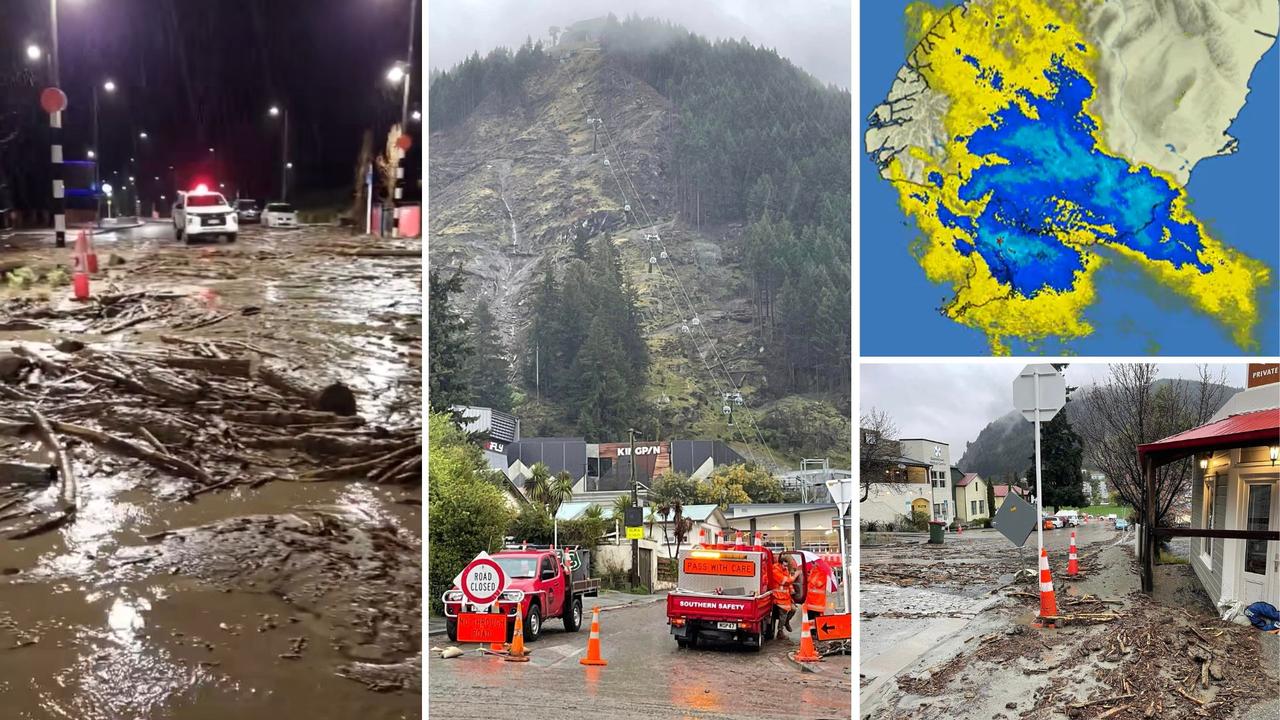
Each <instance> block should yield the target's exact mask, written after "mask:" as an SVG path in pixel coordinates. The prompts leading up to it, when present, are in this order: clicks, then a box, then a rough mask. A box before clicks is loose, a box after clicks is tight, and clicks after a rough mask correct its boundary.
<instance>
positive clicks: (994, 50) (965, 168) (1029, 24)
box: [862, 0, 1280, 355]
mask: <svg viewBox="0 0 1280 720" xmlns="http://www.w3.org/2000/svg"><path fill="white" fill-rule="evenodd" d="M897 10H898V11H899V12H902V23H903V25H904V27H905V32H906V42H905V43H903V47H904V48H905V50H906V53H907V54H906V56H905V59H904V58H901V56H899V59H898V61H899V62H901V66H900V67H899V68H898V71H897V75H896V76H895V77H893V78H892V82H891V86H889V91H888V95H887V96H885V97H883V98H882V99H880V100H878V102H877V103H875V104H868V105H866V107H868V108H871V110H870V114H869V116H868V117H867V120H866V130H865V137H864V141H865V147H866V152H867V157H868V160H869V161H870V163H872V164H873V166H874V169H875V171H876V172H878V174H879V177H880V178H881V179H882V181H885V182H887V183H888V186H889V187H891V188H892V191H893V195H894V200H895V201H896V212H898V213H900V214H902V215H905V219H907V220H909V221H911V223H913V225H914V228H915V230H914V232H915V233H916V234H915V235H914V237H913V242H911V243H910V254H911V258H912V259H914V261H915V262H916V263H918V265H919V267H920V269H921V270H923V274H924V276H925V277H926V278H927V280H928V281H929V282H930V283H932V284H933V286H934V287H938V286H941V287H942V288H943V289H944V292H945V293H946V296H945V297H944V298H943V299H942V302H941V303H936V302H935V303H934V309H936V310H937V311H938V313H940V314H941V315H942V317H944V318H945V319H946V320H948V321H950V322H952V323H955V324H958V325H960V326H962V327H966V328H970V329H972V330H977V331H980V332H981V333H982V335H983V336H984V339H985V344H986V350H987V351H988V352H990V353H992V354H996V355H1007V354H1010V353H1011V352H1016V351H1019V350H1021V349H1023V348H1027V349H1043V344H1044V343H1045V342H1046V341H1049V340H1051V341H1053V342H1055V343H1058V344H1059V347H1061V348H1062V349H1063V350H1064V351H1066V352H1073V351H1077V352H1078V351H1080V350H1079V348H1077V347H1075V345H1074V343H1077V342H1083V341H1084V340H1086V339H1088V338H1090V337H1091V336H1093V335H1095V334H1096V333H1097V331H1098V329H1097V327H1096V326H1095V325H1096V323H1095V321H1094V320H1092V319H1091V316H1092V315H1093V314H1095V312H1097V311H1098V308H1097V307H1096V306H1098V305H1102V304H1105V303H1107V302H1108V300H1109V296H1110V295H1111V293H1109V292H1108V293H1100V292H1099V273H1100V272H1101V271H1102V270H1103V268H1105V267H1108V266H1111V265H1116V266H1125V265H1127V266H1129V267H1130V269H1132V268H1137V270H1138V272H1136V273H1129V274H1126V275H1123V276H1117V277H1121V278H1128V280H1120V281H1114V280H1113V282H1121V283H1123V282H1133V283H1140V284H1143V285H1145V286H1149V287H1152V288H1156V289H1157V291H1158V293H1159V295H1160V297H1161V298H1162V300H1161V302H1158V303H1155V304H1154V305H1152V306H1151V308H1150V309H1149V311H1148V312H1146V314H1145V315H1144V316H1143V317H1141V318H1138V319H1136V320H1135V319H1129V320H1128V323H1129V325H1128V326H1132V327H1135V328H1136V327H1143V328H1145V332H1146V334H1147V337H1148V338H1151V340H1150V344H1149V345H1148V346H1147V347H1146V348H1145V349H1146V350H1151V351H1159V349H1160V343H1161V341H1160V339H1159V338H1160V337H1161V333H1162V332H1176V327H1168V328H1166V330H1164V331H1161V330H1158V328H1159V326H1160V325H1161V324H1166V325H1170V326H1173V325H1176V324H1177V322H1176V321H1173V320H1172V319H1173V318H1176V317H1179V315H1177V313H1178V312H1186V311H1187V310H1190V311H1191V312H1192V313H1193V314H1195V315H1197V316H1198V317H1200V318H1208V319H1209V320H1210V321H1211V322H1212V323H1213V324H1214V326H1215V327H1216V328H1217V332H1218V334H1219V335H1220V336H1221V337H1222V338H1223V341H1224V343H1226V344H1227V345H1228V346H1229V347H1234V348H1235V350H1236V351H1237V352H1243V353H1254V352H1258V351H1260V350H1263V349H1266V350H1268V351H1270V352H1275V349H1274V348H1272V347H1265V348H1264V346H1267V345H1270V340H1269V338H1267V337H1263V336H1260V334H1259V333H1260V325H1265V324H1270V323H1273V322H1275V318H1276V313H1275V306H1276V304H1277V289H1276V285H1275V283H1276V281H1277V277H1276V275H1277V269H1276V267H1275V262H1276V261H1275V256H1276V252H1275V250H1274V249H1273V248H1272V247H1271V246H1274V245H1276V244H1277V243H1280V240H1277V229H1276V223H1275V220H1276V215H1275V203H1276V198H1275V196H1274V195H1272V196H1271V200H1270V203H1269V207H1268V208H1266V209H1265V210H1263V211H1262V212H1260V213H1259V214H1258V215H1257V217H1258V218H1260V219H1261V220H1260V222H1258V223H1257V226H1255V227H1254V228H1253V229H1252V232H1250V233H1241V235H1246V234H1247V235H1248V236H1249V237H1247V238H1240V239H1241V240H1243V241H1244V242H1243V243H1241V242H1236V240H1237V239H1236V238H1233V237H1229V236H1223V235H1222V233H1220V232H1218V231H1217V229H1216V228H1217V224H1216V223H1215V222H1212V221H1210V220H1209V219H1207V218H1204V217H1198V215H1197V211H1198V210H1199V209H1200V208H1199V206H1197V204H1196V202H1195V197H1196V194H1195V193H1194V192H1191V191H1189V189H1188V185H1189V183H1190V182H1191V178H1192V174H1193V172H1198V170H1197V165H1198V164H1199V163H1201V161H1203V160H1206V159H1209V158H1213V157H1215V156H1223V155H1232V154H1234V153H1237V152H1240V153H1245V152H1250V151H1251V149H1250V148H1247V147H1246V148H1241V146H1240V140H1238V139H1237V138H1236V137H1233V135H1232V134H1231V133H1229V132H1228V131H1229V130H1234V129H1235V128H1233V127H1232V124H1233V122H1234V121H1235V120H1236V118H1237V116H1239V115H1240V113H1241V111H1242V108H1244V107H1245V105H1246V102H1254V101H1255V100H1256V99H1257V98H1258V97H1259V95H1258V93H1256V92H1255V93H1253V94H1252V95H1251V94H1250V91H1251V88H1250V78H1251V75H1253V73H1254V71H1255V67H1256V66H1258V65H1259V63H1260V61H1261V60H1262V59H1263V57H1264V55H1267V53H1268V51H1270V52H1271V54H1272V55H1274V54H1275V51H1274V50H1273V49H1272V46H1273V45H1274V44H1275V41H1276V32H1277V26H1278V25H1280V2H1278V0H1167V1H1165V0H1093V1H1089V0H1057V1H1055V0H971V1H970V2H964V3H961V4H950V5H934V4H930V3H927V2H913V3H909V4H906V5H905V6H900V7H899V8H898V9H897ZM866 22H867V20H866V18H865V17H864V20H863V23H864V32H866V28H865V24H866ZM1271 59H1272V60H1273V61H1274V57H1273V58H1271ZM867 72H868V68H867V67H866V66H865V65H864V68H863V73H864V80H863V83H864V85H865V84H866V83H868V82H872V80H870V79H866V78H867V76H866V73H867ZM1271 82H1274V79H1272V80H1271ZM887 83H888V78H885V79H883V80H882V81H881V82H880V83H879V85H878V87H879V88H883V87H885V86H886V84H887ZM879 92H883V90H882V89H881V90H880V91H879ZM1271 93H1272V94H1271V95H1270V96H1269V98H1270V99H1269V100H1268V101H1267V104H1268V105H1269V107H1265V108H1263V109H1262V110H1261V113H1262V117H1263V118H1264V120H1269V125H1270V127H1271V132H1272V133H1274V132H1275V129H1276V127H1277V124H1276V123H1277V121H1276V107H1275V101H1274V97H1275V95H1274V90H1272V91H1271ZM1267 142H1269V143H1270V144H1269V145H1266V146H1265V149H1261V148H1254V149H1253V151H1255V152H1259V151H1260V152H1266V153H1268V154H1269V155H1270V157H1266V156H1264V157H1263V158H1262V159H1261V161H1258V162H1255V164H1253V165H1250V167H1260V168H1263V171H1262V173H1261V174H1262V175H1266V176H1270V175H1272V174H1274V173H1275V172H1276V170H1275V166H1276V163H1277V158H1276V156H1275V154H1274V153H1275V151H1274V148H1275V144H1274V140H1270V141H1267ZM1213 162H1219V163H1221V162H1227V161H1223V160H1214V161H1213ZM1230 162H1234V160H1232V161H1230ZM1234 182H1235V183H1239V184H1241V185H1242V186H1243V185H1244V184H1247V183H1250V182H1252V179H1251V177H1250V173H1248V172H1245V173H1239V174H1238V175H1237V176H1236V178H1235V180H1234ZM864 184H865V183H864ZM1215 192H1217V193H1219V194H1220V193H1221V192H1222V188H1217V189H1216V190H1215ZM1246 194H1247V193H1246ZM867 205H868V202H867V199H866V196H865V195H864V201H863V208H864V213H865V212H867ZM1255 210H1256V209H1255ZM866 227H867V226H866V224H865V221H864V231H863V236H862V244H863V246H864V247H866V246H867V245H868V244H869V243H875V242H878V241H880V240H881V238H876V237H869V236H868V233H867V230H866ZM901 251H902V249H901V246H899V247H898V252H901ZM863 267H864V271H865V270H866V269H867V259H866V255H865V254H864V260H863ZM1135 278H1136V279H1135ZM934 295H936V293H935V294H934ZM1123 297H1124V296H1123V295H1122V294H1120V293H1119V292H1117V293H1116V294H1115V295H1114V297H1111V298H1110V299H1113V300H1116V301H1117V302H1123V301H1122V300H1118V299H1117V298H1123ZM866 305H867V303H866V300H865V294H864V302H863V306H864V307H866ZM1179 306H1181V307H1179ZM1166 310H1167V311H1168V312H1169V313H1170V314H1169V316H1168V317H1167V318H1163V319H1162V317H1161V314H1162V313H1164V312H1165V311H1166ZM1116 327H1117V328H1120V330H1117V332H1122V331H1123V328H1124V327H1126V325H1125V324H1123V323H1119V324H1117V325H1116ZM872 330H873V332H874V328H872ZM1110 331H1111V329H1110V327H1109V329H1108V332H1110ZM864 332H865V331H864ZM1092 347H1094V348H1095V349H1101V348H1100V347H1099V346H1097V345H1094V346H1092ZM872 354H875V353H872ZM889 354H893V353H889ZM1099 354H1110V353H1106V352H1101V353H1099ZM1116 354H1119V353H1116Z"/></svg>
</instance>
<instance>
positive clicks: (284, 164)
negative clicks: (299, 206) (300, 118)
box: [267, 105, 293, 202]
mask: <svg viewBox="0 0 1280 720" xmlns="http://www.w3.org/2000/svg"><path fill="white" fill-rule="evenodd" d="M267 114H268V115H270V116H271V117H278V118H280V120H281V123H280V201H281V202H284V201H285V200H288V199H289V172H288V170H289V168H291V167H293V163H291V162H289V108H288V107H287V106H286V107H284V108H281V107H280V106H279V105H272V106H271V107H270V108H267Z"/></svg>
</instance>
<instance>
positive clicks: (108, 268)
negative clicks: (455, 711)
mask: <svg viewBox="0 0 1280 720" xmlns="http://www.w3.org/2000/svg"><path fill="white" fill-rule="evenodd" d="M95 241H96V242H95V245H96V250H97V253H98V256H99V264H100V266H101V268H102V272H100V273H99V274H98V275H97V276H95V278H94V283H93V292H94V296H95V300H94V301H92V302H89V303H79V304H77V303H74V302H72V301H70V300H69V299H68V296H69V295H70V290H69V288H68V287H67V286H66V285H60V286H58V285H53V284H51V283H50V282H49V280H53V281H54V282H57V281H58V278H57V272H56V270H55V271H54V272H53V277H52V278H51V277H49V274H50V271H51V270H54V268H56V266H58V265H60V264H62V265H65V264H66V262H67V258H68V257H69V254H70V250H69V249H63V250H54V249H53V248H51V247H49V245H51V243H49V242H47V238H44V237H42V236H35V235H27V236H23V235H9V236H0V267H14V266H23V267H26V268H28V269H29V270H28V272H29V277H30V281H27V282H18V283H14V282H9V283H8V284H6V285H3V286H0V698H3V702H2V706H3V708H4V713H3V715H4V717H6V718H8V717H13V718H24V719H25V718H30V719H32V720H36V719H44V718H76V719H81V718H83V719H85V720H126V719H127V720H134V719H135V718H136V719H138V720H142V719H144V718H145V719H146V720H166V719H168V718H174V719H176V718H195V719H197V720H202V719H203V718H227V717H236V718H273V719H274V718H287V717H310V718H353V717H359V718H370V719H373V720H381V719H384V718H386V719H393V718H416V717H419V716H420V709H419V707H420V702H421V697H420V692H421V688H420V680H419V675H420V662H421V660H420V654H419V647H420V644H421V627H420V608H421V597H420V587H421V562H420V554H421V538H420V525H421V486H420V462H421V460H420V453H421V448H420V442H421V440H420V424H421V417H420V400H419V397H420V382H421V380H420V377H421V370H420V357H421V334H420V332H421V331H420V322H421V284H420V271H419V267H420V265H419V260H418V258H417V257H416V256H415V255H416V253H417V252H418V250H419V247H420V246H419V245H418V243H417V241H411V240H399V241H392V240H379V239H370V238H363V237H359V236H352V235H350V234H348V233H347V232H346V231H345V230H338V229H336V228H329V227H308V228H301V229H298V230H288V231H285V230H271V231H267V230H260V229H257V228H254V229H249V230H247V231H242V232H241V234H240V237H239V240H238V242H236V243H235V244H225V243H214V244H207V245H206V244H199V245H193V246H184V245H182V244H179V243H176V242H174V240H173V236H172V230H171V229H170V228H169V227H168V226H167V225H164V224H149V225H146V226H144V227H141V228H138V229H135V230H128V231H122V232H119V233H113V234H107V235H99V236H98V237H97V238H95ZM6 246H7V247H6ZM335 385H341V388H340V390H341V391H340V392H339V391H338V390H335V389H334V387H335ZM321 389H323V390H321ZM335 398H336V400H335ZM348 401H353V402H350V404H351V405H352V407H349V408H346V407H344V405H346V404H348ZM41 421H43V424H47V426H48V427H49V428H50V429H51V434H52V435H53V436H54V438H55V440H56V442H57V444H58V445H59V448H60V450H61V451H62V454H64V455H65V459H66V464H67V469H68V470H69V473H63V472H57V473H55V474H56V476H57V478H58V479H57V480H56V481H54V482H48V481H43V482H42V481H41V480H40V479H39V478H37V477H36V476H34V475H31V474H30V473H28V474H27V475H21V476H20V475H19V474H18V470H20V469H22V468H28V469H29V468H32V467H35V468H43V467H47V466H55V467H58V466H60V462H59V459H58V457H57V453H55V452H53V451H52V450H51V449H50V445H49V443H48V441H47V440H45V439H44V437H43V436H44V433H43V431H42V430H41V425H42V422H41ZM3 463H20V464H21V468H17V469H15V467H16V466H8V470H6V469H5V467H6V466H4V465H3ZM6 472H8V478H7V479H8V480H10V481H11V482H8V483H6V482H5V480H6ZM67 474H70V475H72V476H73V477H74V482H73V483H71V484H70V486H68V483H67V482H66V475H67ZM19 477H21V482H12V481H13V480H14V479H17V478H19ZM27 535H29V536H27Z"/></svg>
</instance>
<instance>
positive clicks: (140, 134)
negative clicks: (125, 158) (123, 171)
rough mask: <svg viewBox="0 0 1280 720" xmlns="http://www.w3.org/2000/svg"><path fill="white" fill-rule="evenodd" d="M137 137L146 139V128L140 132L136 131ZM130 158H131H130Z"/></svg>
mask: <svg viewBox="0 0 1280 720" xmlns="http://www.w3.org/2000/svg"><path fill="white" fill-rule="evenodd" d="M138 139H139V140H146V139H147V131H146V130H143V131H142V132H140V133H138ZM130 159H132V158H130Z"/></svg>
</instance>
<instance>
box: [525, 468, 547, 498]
mask: <svg viewBox="0 0 1280 720" xmlns="http://www.w3.org/2000/svg"><path fill="white" fill-rule="evenodd" d="M532 471H533V472H532V474H531V475H530V476H529V477H527V478H525V481H524V494H525V495H527V496H528V497H529V500H531V501H533V502H535V503H538V504H539V505H542V506H543V507H546V505H547V500H548V496H549V495H550V493H551V468H549V467H547V466H546V464H544V463H537V464H535V465H534V466H533V468H532Z"/></svg>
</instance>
